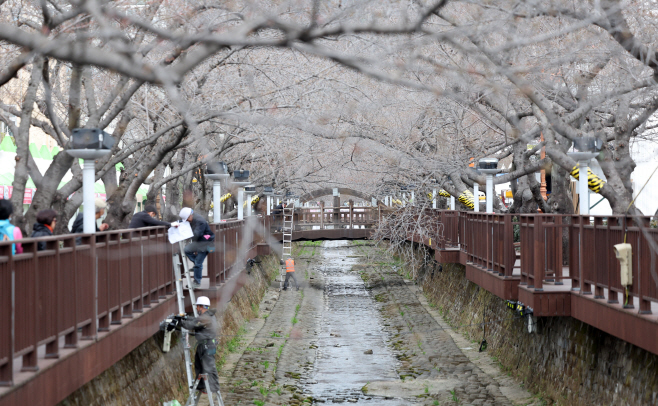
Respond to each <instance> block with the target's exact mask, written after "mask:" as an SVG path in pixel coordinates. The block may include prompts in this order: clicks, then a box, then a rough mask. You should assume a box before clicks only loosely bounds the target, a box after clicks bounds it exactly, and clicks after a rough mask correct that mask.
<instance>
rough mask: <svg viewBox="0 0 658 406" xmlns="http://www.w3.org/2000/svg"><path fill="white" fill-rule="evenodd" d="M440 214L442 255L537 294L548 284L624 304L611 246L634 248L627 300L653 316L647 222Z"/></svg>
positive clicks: (656, 236) (657, 289)
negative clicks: (454, 254) (452, 252)
mask: <svg viewBox="0 0 658 406" xmlns="http://www.w3.org/2000/svg"><path fill="white" fill-rule="evenodd" d="M435 215H436V216H437V218H439V219H440V221H441V222H442V223H443V230H444V231H443V232H444V237H443V241H441V243H440V244H439V248H440V249H451V248H452V247H455V246H456V244H458V245H459V248H460V250H461V251H463V252H464V253H465V254H466V255H467V261H468V262H471V263H473V264H474V265H476V266H478V267H480V268H482V269H484V270H488V271H490V272H494V273H496V274H498V275H501V276H504V277H512V276H515V277H520V284H521V285H526V286H527V287H528V288H532V289H534V290H535V291H541V290H542V289H544V286H545V284H546V283H550V284H553V285H557V286H559V285H563V284H565V283H566V282H567V281H568V282H569V284H570V286H571V287H572V288H574V289H576V288H579V289H581V293H582V294H585V295H589V294H593V295H594V297H595V298H599V299H606V300H608V301H609V302H610V303H619V302H621V301H623V300H625V298H624V295H625V294H626V288H625V287H623V286H622V285H621V282H620V265H619V261H618V260H617V258H616V256H615V254H614V251H613V246H614V245H615V244H620V243H623V242H624V240H626V242H627V243H629V244H631V246H632V249H633V264H632V267H633V283H632V285H630V286H629V287H628V292H627V294H628V296H629V297H636V298H637V300H638V302H639V306H640V309H639V311H640V312H644V313H646V312H650V311H651V303H652V302H658V258H657V255H656V253H655V252H654V251H652V249H651V247H650V244H649V241H654V242H655V243H656V244H658V229H656V228H651V226H650V220H651V218H650V217H646V216H645V217H637V220H638V221H640V222H641V223H642V224H643V230H642V229H640V227H639V226H638V225H637V224H636V222H635V221H634V217H631V216H579V215H559V214H486V213H473V212H456V211H450V210H438V211H435ZM643 232H644V233H643ZM647 236H648V238H647ZM632 303H633V301H632V300H630V299H629V304H631V305H632Z"/></svg>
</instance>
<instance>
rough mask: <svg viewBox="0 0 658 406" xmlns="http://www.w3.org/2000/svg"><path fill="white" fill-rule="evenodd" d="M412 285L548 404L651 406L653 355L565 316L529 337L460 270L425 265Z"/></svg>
mask: <svg viewBox="0 0 658 406" xmlns="http://www.w3.org/2000/svg"><path fill="white" fill-rule="evenodd" d="M418 283H419V284H420V285H421V286H422V287H423V290H424V292H425V294H426V296H427V297H428V299H429V301H430V303H432V304H433V305H435V306H437V307H438V308H439V310H440V311H441V313H442V315H443V317H444V318H445V319H446V320H447V321H448V322H449V323H450V324H451V325H452V326H453V327H454V328H456V329H457V330H458V331H460V332H462V333H463V334H464V335H465V336H467V337H468V338H469V339H471V340H472V341H474V345H477V344H476V343H478V344H479V342H480V341H481V340H482V339H483V337H486V340H487V342H488V349H487V351H488V352H489V353H490V354H491V355H492V356H493V357H495V358H496V359H497V361H498V362H499V363H500V366H501V368H503V370H505V371H507V372H508V373H509V374H511V375H514V376H516V377H518V378H519V379H520V380H522V381H523V382H524V384H525V386H526V388H528V389H529V390H530V391H532V392H534V393H537V394H538V396H539V397H541V398H543V399H544V400H545V401H546V403H547V404H560V405H655V404H657V393H658V356H656V355H654V354H652V353H649V352H647V351H645V350H642V349H640V348H638V347H636V346H634V345H631V344H629V343H627V342H625V341H623V340H620V339H618V338H615V337H613V336H611V335H609V334H607V333H604V332H602V331H600V330H598V329H595V328H593V327H591V326H589V325H587V324H585V323H582V322H579V321H577V320H575V319H573V318H571V317H545V318H539V319H538V324H537V326H538V332H537V333H533V334H529V333H528V327H527V319H526V318H521V317H519V316H518V315H516V314H515V313H514V312H513V311H511V310H509V309H508V308H507V307H506V303H505V301H504V300H502V299H500V298H498V297H497V296H495V295H493V294H491V293H489V292H488V291H486V290H484V289H482V288H480V287H479V286H477V285H476V284H474V283H472V282H470V281H468V280H467V279H466V277H465V272H464V267H463V266H461V265H456V264H444V265H443V272H438V266H429V267H425V268H424V269H423V271H422V272H421V273H420V274H419V277H418ZM483 322H485V323H486V325H485V326H486V332H485V329H484V326H483V325H482V323H483ZM485 334H486V335H485ZM638 334H642V332H638Z"/></svg>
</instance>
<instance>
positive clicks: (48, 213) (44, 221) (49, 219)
mask: <svg viewBox="0 0 658 406" xmlns="http://www.w3.org/2000/svg"><path fill="white" fill-rule="evenodd" d="M56 223H57V212H56V211H55V210H53V209H48V210H41V211H40V212H38V213H37V222H36V223H34V225H33V226H32V235H31V236H30V237H32V238H37V237H49V236H51V235H53V230H54V229H55V224H56ZM45 249H46V242H45V241H41V242H39V243H38V244H37V250H38V251H43V250H45Z"/></svg>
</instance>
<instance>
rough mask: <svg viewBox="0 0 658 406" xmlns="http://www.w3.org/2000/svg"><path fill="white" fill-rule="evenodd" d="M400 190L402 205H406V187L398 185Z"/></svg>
mask: <svg viewBox="0 0 658 406" xmlns="http://www.w3.org/2000/svg"><path fill="white" fill-rule="evenodd" d="M400 192H401V193H402V207H407V187H406V186H400Z"/></svg>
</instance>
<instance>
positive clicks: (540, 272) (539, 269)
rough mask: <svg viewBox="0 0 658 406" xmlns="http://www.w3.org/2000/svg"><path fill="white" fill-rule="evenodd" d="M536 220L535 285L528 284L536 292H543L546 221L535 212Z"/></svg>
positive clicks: (534, 217) (534, 218)
mask: <svg viewBox="0 0 658 406" xmlns="http://www.w3.org/2000/svg"><path fill="white" fill-rule="evenodd" d="M533 220H534V236H535V238H534V240H535V241H534V242H535V246H534V252H533V275H534V278H533V283H534V286H528V287H529V288H531V287H534V288H535V292H541V291H543V290H544V289H543V288H544V264H545V262H544V261H545V260H546V258H545V254H546V250H545V247H544V244H545V241H546V239H545V238H544V227H543V225H544V222H543V218H542V216H541V215H540V214H535V215H534V216H533Z"/></svg>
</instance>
